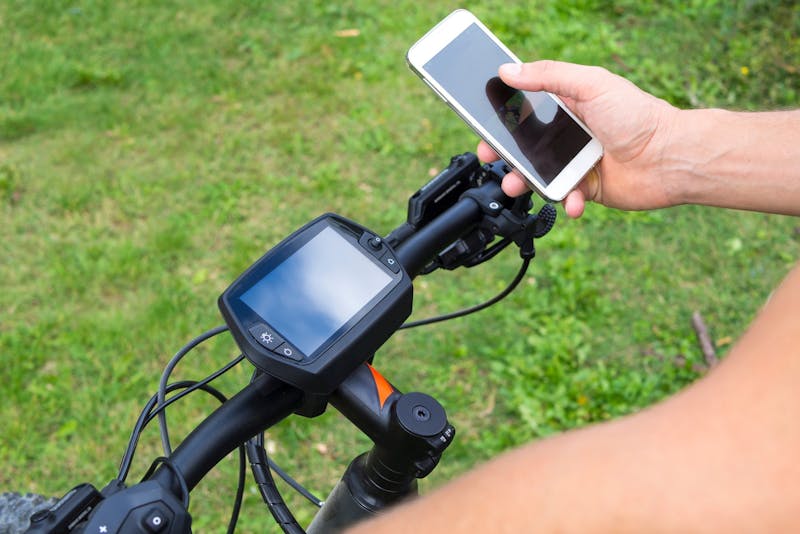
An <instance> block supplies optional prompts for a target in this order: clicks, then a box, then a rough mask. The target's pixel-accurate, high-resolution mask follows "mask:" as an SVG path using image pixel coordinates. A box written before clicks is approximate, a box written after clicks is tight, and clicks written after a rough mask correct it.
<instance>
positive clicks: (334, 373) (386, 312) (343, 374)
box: [218, 213, 413, 395]
mask: <svg viewBox="0 0 800 534" xmlns="http://www.w3.org/2000/svg"><path fill="white" fill-rule="evenodd" d="M328 228H330V229H333V230H335V231H336V232H337V233H338V235H339V236H341V237H342V238H344V240H346V242H347V244H346V245H345V246H350V247H352V249H353V250H355V251H358V252H359V253H361V254H363V255H364V257H365V258H367V259H368V261H371V262H372V263H374V265H375V266H377V267H378V268H379V269H381V270H382V271H383V272H384V273H385V274H386V275H388V276H389V277H390V278H391V281H390V282H389V284H388V285H387V286H386V287H384V288H383V289H381V290H380V291H379V292H378V293H377V294H375V295H374V296H373V297H372V298H371V300H369V302H367V304H365V305H364V306H362V307H361V308H360V309H359V310H358V311H357V312H356V313H355V314H354V315H353V316H352V317H351V318H350V319H349V320H347V321H346V322H345V324H344V325H343V326H341V327H340V328H339V329H338V330H336V332H335V333H334V334H333V335H331V336H330V337H329V338H327V340H326V341H324V342H323V343H322V344H321V346H320V347H318V348H317V349H315V350H314V351H313V352H312V353H310V354H305V353H303V352H302V351H301V350H297V349H296V347H297V345H298V344H302V343H301V340H297V339H290V338H289V337H288V336H287V334H286V332H285V331H281V330H280V329H279V328H277V327H275V325H273V324H271V322H270V318H269V317H262V316H261V315H259V314H258V313H257V312H256V311H254V310H253V309H251V308H250V307H249V306H248V305H247V304H245V302H244V301H243V300H242V298H241V297H242V295H243V294H244V293H246V292H247V291H248V290H249V289H251V288H253V287H254V286H255V285H256V284H258V283H259V281H261V280H263V279H265V277H266V276H267V275H268V274H269V273H271V272H272V271H273V270H275V269H276V268H277V267H279V266H280V265H281V263H283V262H284V261H286V260H287V259H289V258H290V257H291V256H292V255H293V254H294V253H296V252H297V251H299V250H300V249H301V248H302V247H303V246H304V245H306V244H307V243H308V242H309V241H311V240H312V239H314V237H316V236H317V235H319V234H320V233H321V232H322V231H324V230H325V229H328ZM330 260H331V258H319V259H318V261H319V262H323V265H324V262H326V261H330ZM354 276H357V275H356V274H354ZM321 282H322V283H325V282H326V281H325V280H321ZM412 295H413V289H412V285H411V278H410V277H409V276H408V274H407V273H406V272H405V270H404V269H403V267H402V266H401V265H400V263H399V262H398V260H397V258H396V257H395V255H394V251H393V250H392V249H391V248H390V247H389V246H388V245H386V243H384V242H383V241H382V240H381V239H380V237H378V236H377V235H376V234H374V233H373V232H370V231H369V230H367V229H366V228H364V227H363V226H361V225H359V224H357V223H355V222H353V221H350V220H349V219H346V218H344V217H341V216H339V215H336V214H332V213H328V214H325V215H322V216H320V217H318V218H317V219H315V220H314V221H312V222H310V223H308V224H307V225H305V226H303V227H302V228H300V229H299V230H297V231H296V232H294V233H293V234H292V235H290V236H289V237H288V238H286V239H284V240H283V241H281V242H280V243H279V244H278V245H276V246H275V247H274V248H272V249H271V250H270V251H269V252H267V253H266V254H265V255H264V256H262V257H261V258H260V259H259V260H258V261H256V262H255V263H254V264H253V265H252V266H250V267H249V268H248V269H247V271H245V272H244V273H243V274H242V275H241V276H239V278H238V279H237V280H236V281H235V282H234V283H233V284H231V286H230V287H229V288H228V289H226V290H225V292H224V293H223V294H222V295H221V296H220V297H219V301H218V304H219V308H220V311H221V312H222V316H223V317H224V318H225V321H226V323H227V324H228V326H229V327H230V330H231V333H232V334H233V337H234V339H235V340H236V343H237V344H238V345H239V348H240V349H241V350H242V353H243V354H244V355H245V356H246V357H247V359H248V360H250V361H251V362H252V363H253V365H255V366H256V367H257V368H259V369H260V370H261V371H263V372H264V373H267V374H269V375H271V376H273V377H275V378H277V379H279V380H282V381H284V382H286V383H288V384H291V385H293V386H295V387H297V388H299V389H301V390H303V391H304V392H306V393H311V394H318V395H327V394H329V393H331V392H332V391H333V390H334V389H336V387H337V386H338V385H339V384H340V383H341V382H342V381H343V380H344V379H345V378H347V376H348V375H349V374H350V373H352V372H353V370H355V369H356V367H358V365H360V364H361V363H363V362H365V361H367V360H368V359H369V358H371V357H372V355H373V354H374V352H375V351H376V350H377V349H378V348H379V347H380V346H381V345H383V343H385V342H386V340H387V339H389V337H391V335H392V334H394V332H395V331H396V330H397V329H398V327H399V326H400V325H401V324H402V323H403V321H405V320H406V319H407V318H408V316H409V315H410V314H411V304H412ZM259 323H263V324H265V325H266V326H267V327H268V328H270V329H271V330H273V331H274V332H275V333H277V334H278V335H279V337H282V338H283V339H284V340H285V341H286V343H287V344H288V345H281V347H287V346H288V347H290V348H291V349H293V352H294V354H293V355H292V356H294V357H295V358H296V359H291V358H288V357H284V356H282V355H281V354H280V353H276V352H274V349H273V350H268V349H267V348H265V347H264V346H262V345H261V344H260V343H258V342H257V341H256V339H255V338H254V335H253V334H251V333H250V330H251V328H253V327H254V326H257V325H258V324H259ZM298 354H299V356H298Z"/></svg>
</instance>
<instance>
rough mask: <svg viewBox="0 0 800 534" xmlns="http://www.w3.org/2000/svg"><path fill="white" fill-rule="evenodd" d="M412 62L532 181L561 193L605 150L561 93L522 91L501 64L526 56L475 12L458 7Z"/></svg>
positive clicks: (551, 193)
mask: <svg viewBox="0 0 800 534" xmlns="http://www.w3.org/2000/svg"><path fill="white" fill-rule="evenodd" d="M406 59H407V60H408V64H409V65H410V67H411V69H412V70H413V71H414V72H416V73H417V75H418V76H419V77H420V78H422V80H423V81H425V83H427V84H428V85H429V86H430V87H431V89H433V90H434V91H435V92H436V93H438V94H439V96H440V97H441V98H442V99H443V100H444V101H445V102H447V103H448V104H449V105H450V107H451V108H453V110H455V112H456V113H457V114H458V115H459V116H461V118H462V119H463V120H464V121H465V122H466V123H467V124H468V125H469V126H471V127H472V129H473V130H475V132H476V133H477V134H478V135H479V136H480V137H481V138H483V140H484V141H486V142H487V143H488V144H489V146H491V147H492V148H493V149H494V150H495V152H497V154H498V155H499V156H500V157H502V158H503V159H504V160H505V161H506V163H508V164H509V165H510V166H511V167H513V168H514V169H516V170H517V172H518V173H519V174H520V175H521V176H522V177H523V178H524V179H525V181H526V182H528V184H529V185H530V186H531V188H532V189H534V190H535V191H537V192H538V193H539V194H540V195H542V196H543V197H545V198H547V199H550V200H561V199H563V198H564V197H565V196H567V193H569V192H570V191H571V190H572V189H573V188H575V186H576V185H577V184H578V182H580V181H581V179H582V178H583V177H584V176H585V175H586V173H587V172H589V170H590V169H591V168H592V167H593V166H594V164H595V163H597V161H598V160H599V159H600V157H601V156H602V155H603V147H602V146H601V145H600V143H599V142H598V141H597V139H595V137H594V135H592V133H591V132H590V131H589V129H588V128H587V127H586V125H584V124H583V123H582V122H581V121H580V120H579V119H578V118H577V117H575V116H574V115H573V114H572V112H570V111H569V110H568V109H567V108H566V106H565V105H564V103H563V102H561V100H559V99H558V97H556V96H555V95H552V94H550V93H547V92H544V91H540V92H530V91H520V90H518V89H514V88H512V87H509V86H508V85H506V84H505V83H503V82H502V81H501V80H500V78H499V77H498V74H497V69H498V67H500V65H502V64H503V63H512V62H515V63H520V60H519V59H518V58H517V57H516V56H515V55H514V54H512V53H511V51H510V50H509V49H508V48H506V46H505V45H503V43H501V42H500V41H499V40H498V39H497V37H495V36H494V35H493V34H492V32H490V31H489V30H488V28H486V26H484V25H483V24H482V23H481V21H479V20H478V19H477V18H476V17H475V15H473V14H472V13H470V12H469V11H467V10H465V9H459V10H457V11H454V12H453V13H451V14H450V15H448V16H447V17H446V18H445V19H444V20H442V21H441V22H440V23H439V24H437V25H436V26H435V27H434V28H433V29H431V30H430V31H429V32H428V33H427V34H425V36H423V37H422V39H420V40H419V41H417V42H416V43H415V44H414V45H413V46H412V47H411V48H410V49H409V51H408V54H407V56H406Z"/></svg>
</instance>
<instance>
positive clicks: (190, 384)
mask: <svg viewBox="0 0 800 534" xmlns="http://www.w3.org/2000/svg"><path fill="white" fill-rule="evenodd" d="M242 360H244V356H243V355H240V356H239V357H237V358H235V359H233V360H231V361H230V362H228V363H227V364H226V365H225V366H224V367H222V368H221V369H219V370H217V371H215V372H214V373H212V374H211V375H209V376H207V377H206V378H204V379H203V380H200V381H199V382H195V381H183V382H177V383H175V384H170V385H169V387H168V388H167V392H168V393H171V392H172V391H174V390H176V389H183V390H184V391H182V392H180V393H178V394H177V395H174V396H173V397H170V398H169V399H167V400H166V402H165V403H164V405H163V406H161V407H159V408H158V409H157V410H156V411H153V407H154V406H155V405H156V403H157V402H158V396H157V395H153V396H152V397H151V398H150V400H149V401H148V402H147V404H146V405H145V407H144V409H142V412H141V414H139V419H138V420H137V421H136V424H135V425H134V427H133V431H132V432H131V437H130V439H129V440H128V447H127V448H126V450H125V454H124V455H123V457H122V462H121V463H120V468H119V475H118V476H117V478H118V479H119V480H120V481H122V482H124V481H125V479H126V478H127V476H128V471H129V470H130V466H131V462H132V461H133V455H134V453H135V452H136V445H137V444H138V442H139V437H140V436H141V434H142V431H143V430H144V427H145V426H147V424H148V423H150V421H152V420H153V417H155V414H156V413H157V412H160V411H162V410H164V409H166V407H167V406H169V405H170V404H172V403H173V402H176V401H178V400H180V399H182V398H183V397H185V396H186V395H188V394H189V393H191V392H193V391H196V390H197V389H202V390H203V391H206V392H207V393H210V394H212V395H213V392H212V391H211V390H209V389H208V388H205V386H206V385H207V384H208V383H209V382H212V381H213V380H216V379H217V378H219V377H220V376H221V375H222V374H224V373H226V372H228V371H229V370H230V369H231V368H233V367H234V366H236V365H237V364H238V363H240V362H241V361H242ZM211 389H213V388H211Z"/></svg>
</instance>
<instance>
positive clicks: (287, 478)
mask: <svg viewBox="0 0 800 534" xmlns="http://www.w3.org/2000/svg"><path fill="white" fill-rule="evenodd" d="M261 439H262V440H263V434H262V435H261ZM267 462H268V463H269V468H270V469H272V470H273V471H275V473H277V475H278V476H279V477H281V479H282V480H283V481H284V482H286V483H287V484H288V485H289V486H290V487H291V488H292V489H293V490H295V491H296V492H297V493H299V494H300V495H302V496H303V497H305V498H306V500H308V502H310V503H311V504H313V505H314V506H316V507H317V508H322V505H323V504H325V503H324V501H323V500H322V499H320V498H319V497H317V496H316V495H314V494H313V493H311V492H310V491H309V490H308V489H307V488H306V487H305V486H303V485H302V484H300V483H299V482H298V481H297V480H295V479H294V478H292V476H291V475H290V474H289V473H287V472H286V471H284V470H283V469H281V467H280V466H279V465H278V464H276V463H275V462H274V461H273V460H272V458H270V457H267Z"/></svg>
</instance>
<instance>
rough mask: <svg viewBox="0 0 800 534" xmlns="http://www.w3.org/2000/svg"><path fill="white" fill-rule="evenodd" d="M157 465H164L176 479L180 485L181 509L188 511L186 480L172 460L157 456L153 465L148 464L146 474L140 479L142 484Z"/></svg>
mask: <svg viewBox="0 0 800 534" xmlns="http://www.w3.org/2000/svg"><path fill="white" fill-rule="evenodd" d="M159 464H164V466H165V467H167V468H169V470H170V471H172V474H173V475H175V478H177V479H178V484H180V487H181V499H182V501H183V508H184V509H185V510H188V509H189V486H188V484H186V479H185V478H184V477H183V473H181V470H180V469H178V467H177V466H176V465H175V464H173V463H172V460H170V459H169V458H167V457H166V456H159V457H158V458H156V459H155V460H153V463H152V464H150V468H149V469H148V470H147V473H145V474H144V476H143V477H142V482H144V481H145V480H147V479H148V478H150V476H151V475H152V474H153V473H154V472H155V470H156V467H158V466H159Z"/></svg>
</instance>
